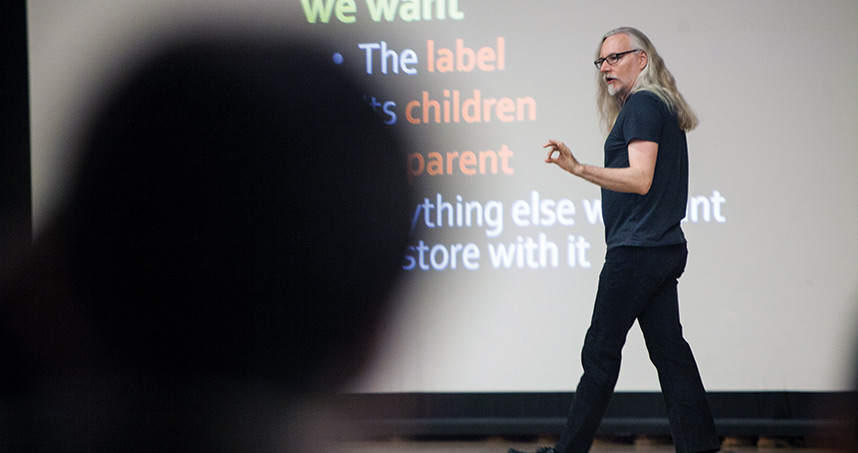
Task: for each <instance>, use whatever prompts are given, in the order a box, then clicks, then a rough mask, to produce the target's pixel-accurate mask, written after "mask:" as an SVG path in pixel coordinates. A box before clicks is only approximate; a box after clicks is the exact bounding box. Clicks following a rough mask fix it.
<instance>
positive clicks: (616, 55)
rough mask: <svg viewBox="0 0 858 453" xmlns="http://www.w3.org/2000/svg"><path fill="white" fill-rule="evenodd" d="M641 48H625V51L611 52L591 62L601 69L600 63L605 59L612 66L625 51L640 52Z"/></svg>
mask: <svg viewBox="0 0 858 453" xmlns="http://www.w3.org/2000/svg"><path fill="white" fill-rule="evenodd" d="M641 50H643V49H633V50H627V51H625V52H620V53H612V54H610V55H608V56H607V57H605V58H599V59H598V60H596V61H594V62H593V64H594V65H596V69H602V63H604V62H606V61H607V62H608V64H609V65H611V66H613V65H615V64H617V62H618V61H620V58H622V56H623V55H625V54H627V53H632V52H640V51H641Z"/></svg>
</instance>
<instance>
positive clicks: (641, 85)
mask: <svg viewBox="0 0 858 453" xmlns="http://www.w3.org/2000/svg"><path fill="white" fill-rule="evenodd" d="M618 34H625V35H627V36H628V37H629V40H630V41H631V44H632V46H633V48H635V49H641V50H643V51H644V52H646V54H647V57H648V58H647V65H646V67H645V68H644V69H643V70H642V71H641V73H640V74H639V75H638V78H637V81H636V82H635V85H634V86H633V87H632V89H631V92H630V93H635V92H637V91H644V90H645V91H650V92H652V93H654V94H655V95H656V96H658V97H659V98H660V99H661V100H662V101H664V103H665V104H667V105H668V107H669V108H670V109H671V110H673V111H675V112H676V115H677V118H678V119H679V128H680V129H682V130H683V131H685V132H690V131H691V130H692V129H694V128H695V127H697V122H698V121H697V115H695V114H694V112H693V111H692V110H691V107H690V106H689V105H688V103H687V102H685V98H683V97H682V94H681V93H680V92H679V90H678V89H677V88H676V80H675V79H674V78H673V75H672V74H671V73H670V71H668V70H667V67H666V66H665V65H664V60H662V59H661V56H659V54H658V52H656V50H655V46H654V45H653V44H652V42H651V41H650V40H649V38H647V37H646V35H645V34H643V33H642V32H641V31H640V30H638V29H635V28H632V27H621V28H617V29H615V30H611V31H609V32H607V33H605V36H602V40H601V41H600V42H599V47H598V48H597V49H596V58H599V57H600V55H601V51H602V44H603V43H604V42H605V40H606V39H608V37H610V36H613V35H618ZM596 80H597V82H598V83H597V86H598V93H597V95H596V102H597V104H598V106H599V115H600V117H601V121H602V126H603V127H604V128H605V132H606V133H607V132H610V130H611V128H612V127H614V122H616V121H617V116H618V115H619V114H620V110H622V108H623V100H622V99H620V98H619V97H618V96H612V95H611V94H610V93H608V87H607V86H606V85H605V83H604V81H603V80H602V75H601V73H599V74H597V78H596Z"/></svg>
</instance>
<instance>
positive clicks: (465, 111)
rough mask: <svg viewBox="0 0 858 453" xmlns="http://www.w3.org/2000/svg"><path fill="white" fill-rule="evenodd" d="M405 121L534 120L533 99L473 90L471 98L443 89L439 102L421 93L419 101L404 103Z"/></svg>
mask: <svg viewBox="0 0 858 453" xmlns="http://www.w3.org/2000/svg"><path fill="white" fill-rule="evenodd" d="M405 119H406V120H408V122H409V123H411V124H421V123H422V124H427V123H458V122H461V121H464V122H466V123H480V122H483V123H489V122H492V121H494V120H497V121H501V122H503V123H510V122H513V121H536V99H534V98H532V97H530V96H525V97H519V98H509V97H500V98H493V97H483V93H482V91H480V90H478V89H474V92H473V95H472V96H470V97H468V96H467V95H465V96H462V94H461V93H460V92H459V90H444V91H443V97H442V98H441V99H440V100H439V99H434V98H432V97H431V96H430V95H429V92H428V91H424V92H423V96H422V97H421V99H420V100H416V99H415V100H413V101H410V102H408V103H407V104H405Z"/></svg>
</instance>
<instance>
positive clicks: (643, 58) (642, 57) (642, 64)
mask: <svg viewBox="0 0 858 453" xmlns="http://www.w3.org/2000/svg"><path fill="white" fill-rule="evenodd" d="M638 54H639V55H640V57H638V64H639V66H640V68H641V71H643V68H645V67H646V65H647V63H648V62H649V55H647V54H646V50H641V51H640V52H638Z"/></svg>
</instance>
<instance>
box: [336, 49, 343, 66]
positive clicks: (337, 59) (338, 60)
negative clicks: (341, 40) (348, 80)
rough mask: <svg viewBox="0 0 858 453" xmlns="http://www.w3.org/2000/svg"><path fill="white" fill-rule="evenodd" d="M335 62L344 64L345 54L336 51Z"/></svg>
mask: <svg viewBox="0 0 858 453" xmlns="http://www.w3.org/2000/svg"><path fill="white" fill-rule="evenodd" d="M334 64H343V54H341V53H339V52H335V53H334Z"/></svg>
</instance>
